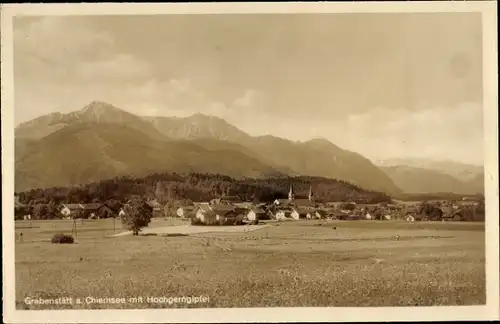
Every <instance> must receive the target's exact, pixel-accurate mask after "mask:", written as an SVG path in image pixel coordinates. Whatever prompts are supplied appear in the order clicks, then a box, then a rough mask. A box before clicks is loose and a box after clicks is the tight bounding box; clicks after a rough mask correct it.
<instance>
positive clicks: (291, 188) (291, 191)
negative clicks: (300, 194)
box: [288, 185, 295, 201]
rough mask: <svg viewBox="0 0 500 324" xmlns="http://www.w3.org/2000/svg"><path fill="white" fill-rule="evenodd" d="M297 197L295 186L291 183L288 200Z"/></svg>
mask: <svg viewBox="0 0 500 324" xmlns="http://www.w3.org/2000/svg"><path fill="white" fill-rule="evenodd" d="M294 198H295V194H294V192H293V186H292V185H290V191H289V192H288V200H290V201H292V200H293V199H294Z"/></svg>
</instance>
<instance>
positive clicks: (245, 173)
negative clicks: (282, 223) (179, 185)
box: [15, 123, 280, 191]
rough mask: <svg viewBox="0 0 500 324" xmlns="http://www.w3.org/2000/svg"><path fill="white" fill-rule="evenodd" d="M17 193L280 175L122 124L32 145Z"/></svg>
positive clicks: (74, 128) (80, 129)
mask: <svg viewBox="0 0 500 324" xmlns="http://www.w3.org/2000/svg"><path fill="white" fill-rule="evenodd" d="M15 167H16V178H15V179H16V180H15V181H16V190H18V191H20V190H26V189H29V188H44V187H52V186H67V185H77V184H84V183H88V182H92V181H97V180H102V179H108V178H112V177H117V176H125V175H128V176H136V177H140V176H146V175H148V174H151V173H155V172H158V171H162V170H169V171H176V172H190V171H198V172H209V173H218V172H221V173H224V174H227V175H230V176H233V177H237V178H241V177H262V176H277V175H280V173H279V172H278V171H276V170H275V169H273V168H272V167H269V166H267V165H265V164H263V163H261V162H260V161H258V160H256V159H255V158H253V157H250V156H248V155H245V154H243V153H241V152H238V151H235V150H223V151H218V150H207V149H205V148H203V147H202V146H199V145H197V144H196V143H190V142H188V141H168V140H155V139H152V138H151V137H149V136H147V135H146V134H145V133H143V132H141V131H139V130H136V129H134V128H131V127H129V126H124V125H119V124H104V123H101V124H95V123H79V124H76V125H71V126H66V127H64V128H62V129H60V130H59V131H57V132H55V133H52V134H50V135H49V136H47V137H45V138H43V139H41V140H39V141H36V142H30V143H29V144H27V146H26V147H25V148H24V152H23V154H22V156H18V157H17V160H16V165H15Z"/></svg>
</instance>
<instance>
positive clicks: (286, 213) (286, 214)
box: [274, 208, 292, 220]
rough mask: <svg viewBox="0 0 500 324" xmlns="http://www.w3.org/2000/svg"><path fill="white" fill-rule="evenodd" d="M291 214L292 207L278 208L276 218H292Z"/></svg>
mask: <svg viewBox="0 0 500 324" xmlns="http://www.w3.org/2000/svg"><path fill="white" fill-rule="evenodd" d="M291 214H292V210H291V209H288V208H281V209H278V210H277V211H276V212H275V213H274V218H275V219H278V220H285V219H290V218H292V215H291Z"/></svg>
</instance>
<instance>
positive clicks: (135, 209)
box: [122, 197, 153, 235]
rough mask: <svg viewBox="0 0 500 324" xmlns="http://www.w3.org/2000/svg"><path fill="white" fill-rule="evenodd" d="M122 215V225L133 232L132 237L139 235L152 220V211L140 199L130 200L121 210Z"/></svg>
mask: <svg viewBox="0 0 500 324" xmlns="http://www.w3.org/2000/svg"><path fill="white" fill-rule="evenodd" d="M123 211H124V213H125V214H124V215H123V217H122V223H123V225H124V227H125V228H126V229H127V230H129V231H132V232H133V235H139V231H140V230H141V229H142V228H143V227H147V226H148V225H149V223H150V222H151V218H153V210H152V209H151V208H150V207H149V206H148V205H147V204H146V201H145V200H144V199H142V198H138V197H135V198H132V199H130V200H129V201H128V202H127V203H126V204H125V207H124V208H123Z"/></svg>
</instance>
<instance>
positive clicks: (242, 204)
mask: <svg viewBox="0 0 500 324" xmlns="http://www.w3.org/2000/svg"><path fill="white" fill-rule="evenodd" d="M233 206H235V207H238V208H244V209H247V210H249V209H250V208H252V207H253V204H252V203H251V202H239V203H233Z"/></svg>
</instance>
